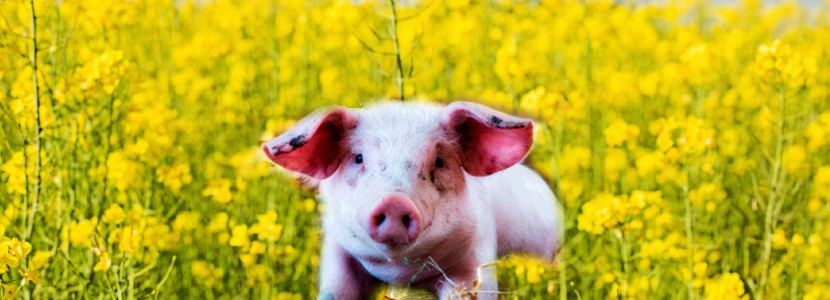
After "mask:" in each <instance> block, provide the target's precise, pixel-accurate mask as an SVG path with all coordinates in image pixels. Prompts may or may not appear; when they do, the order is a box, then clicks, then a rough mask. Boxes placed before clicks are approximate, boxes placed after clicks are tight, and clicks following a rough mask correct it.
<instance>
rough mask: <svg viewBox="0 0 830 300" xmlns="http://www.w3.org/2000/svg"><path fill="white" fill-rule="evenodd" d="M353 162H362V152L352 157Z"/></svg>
mask: <svg viewBox="0 0 830 300" xmlns="http://www.w3.org/2000/svg"><path fill="white" fill-rule="evenodd" d="M354 163H356V164H362V163H363V154H358V155H357V156H355V157H354Z"/></svg>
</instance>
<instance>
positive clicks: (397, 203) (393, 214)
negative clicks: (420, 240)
mask: <svg viewBox="0 0 830 300" xmlns="http://www.w3.org/2000/svg"><path fill="white" fill-rule="evenodd" d="M368 230H369V236H370V237H371V238H372V239H373V240H375V241H376V242H378V243H382V244H386V245H388V246H392V247H394V246H400V245H404V244H407V243H409V242H411V241H414V240H415V238H417V237H418V234H419V233H420V231H421V215H420V214H419V213H418V209H416V208H415V205H414V204H413V203H412V201H411V200H409V199H408V198H406V197H403V196H387V197H384V198H383V200H381V201H380V203H378V205H377V206H376V207H375V209H374V210H373V211H372V213H371V214H370V215H369V228H368Z"/></svg>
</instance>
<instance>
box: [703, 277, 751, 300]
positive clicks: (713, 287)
mask: <svg viewBox="0 0 830 300" xmlns="http://www.w3.org/2000/svg"><path fill="white" fill-rule="evenodd" d="M704 290H705V291H706V293H705V294H706V299H708V300H731V299H734V300H745V299H749V295H747V294H746V291H745V290H744V283H743V281H742V280H741V276H740V275H738V274H735V273H724V274H721V275H720V276H718V277H717V278H715V279H712V280H710V281H709V282H708V283H706V285H705V287H704Z"/></svg>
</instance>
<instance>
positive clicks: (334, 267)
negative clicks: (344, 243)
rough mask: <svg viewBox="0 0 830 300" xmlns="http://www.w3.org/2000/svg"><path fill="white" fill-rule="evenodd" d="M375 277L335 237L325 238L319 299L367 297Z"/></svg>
mask: <svg viewBox="0 0 830 300" xmlns="http://www.w3.org/2000/svg"><path fill="white" fill-rule="evenodd" d="M373 281H374V278H373V277H372V275H369V273H368V272H366V270H365V269H364V268H363V266H361V265H360V263H359V262H358V261H357V260H355V259H354V258H353V257H352V256H351V255H349V254H348V253H346V252H345V251H343V249H342V248H340V246H338V245H337V244H336V243H335V242H334V240H333V238H330V237H328V236H327V237H325V238H324V240H323V253H322V255H321V261H320V294H319V295H318V296H317V299H318V300H352V299H355V300H357V299H366V298H367V296H368V294H369V291H370V290H371V288H372V283H373Z"/></svg>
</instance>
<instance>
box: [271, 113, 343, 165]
mask: <svg viewBox="0 0 830 300" xmlns="http://www.w3.org/2000/svg"><path fill="white" fill-rule="evenodd" d="M356 125H357V115H356V114H355V113H354V112H352V111H350V110H349V109H347V108H345V107H337V108H331V109H327V110H323V111H317V112H315V113H313V114H311V115H309V116H307V117H305V118H304V119H303V120H301V121H300V122H299V123H298V124H297V125H295V126H294V128H291V129H289V130H288V131H287V132H285V133H283V134H281V135H280V136H278V137H276V138H274V139H272V140H270V141H268V142H265V143H263V144H262V151H263V152H265V155H266V156H267V157H268V159H270V160H271V161H272V162H274V163H275V164H278V165H280V166H282V167H283V168H286V169H289V170H291V171H294V172H298V173H302V174H304V175H306V176H310V177H313V178H316V179H326V178H328V177H329V176H331V174H333V173H334V172H335V171H337V167H338V166H339V165H340V160H341V159H342V158H343V156H344V155H345V154H346V152H347V150H346V146H345V144H344V140H345V137H346V136H347V135H348V134H349V132H350V131H351V130H352V129H353V128H354V127H355V126H356Z"/></svg>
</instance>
